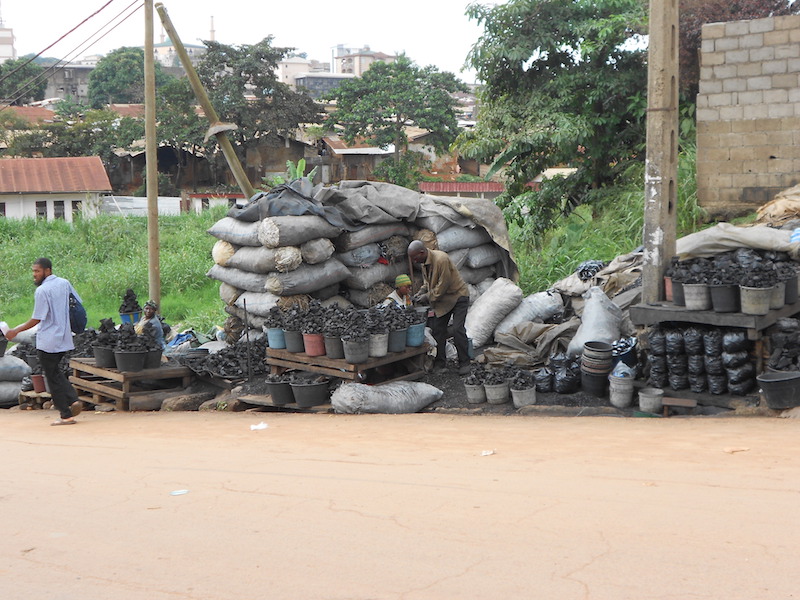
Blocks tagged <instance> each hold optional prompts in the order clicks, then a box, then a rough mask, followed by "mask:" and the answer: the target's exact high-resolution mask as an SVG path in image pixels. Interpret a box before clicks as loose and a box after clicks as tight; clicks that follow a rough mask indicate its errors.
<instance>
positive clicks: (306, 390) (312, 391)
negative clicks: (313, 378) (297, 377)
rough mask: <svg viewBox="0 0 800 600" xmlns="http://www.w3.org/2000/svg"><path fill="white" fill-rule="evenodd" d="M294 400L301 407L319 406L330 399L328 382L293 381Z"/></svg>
mask: <svg viewBox="0 0 800 600" xmlns="http://www.w3.org/2000/svg"><path fill="white" fill-rule="evenodd" d="M289 385H291V386H292V393H293V394H294V401H295V404H297V406H299V407H300V408H309V407H311V406H319V405H320V404H325V403H326V402H327V401H328V397H329V394H328V382H327V381H325V382H323V383H291V384H289Z"/></svg>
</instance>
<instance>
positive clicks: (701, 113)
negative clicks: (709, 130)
mask: <svg viewBox="0 0 800 600" xmlns="http://www.w3.org/2000/svg"><path fill="white" fill-rule="evenodd" d="M697 121H698V122H699V121H719V111H718V110H717V109H716V108H698V109H697Z"/></svg>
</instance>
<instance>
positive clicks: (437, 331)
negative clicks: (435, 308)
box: [431, 296, 469, 365]
mask: <svg viewBox="0 0 800 600" xmlns="http://www.w3.org/2000/svg"><path fill="white" fill-rule="evenodd" d="M468 309H469V298H467V297H466V296H462V297H461V298H459V299H458V301H457V302H456V305H455V306H454V307H453V310H451V311H450V312H449V313H447V314H446V315H442V316H441V317H431V330H432V333H433V339H435V340H436V362H437V363H438V362H441V363H442V364H444V363H445V362H447V354H446V350H447V324H448V323H449V322H450V317H453V343H454V344H455V346H456V351H458V364H459V365H464V364H467V363H468V362H469V342H467V330H466V329H464V321H466V320H467V310H468Z"/></svg>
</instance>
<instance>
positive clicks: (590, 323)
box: [567, 286, 622, 356]
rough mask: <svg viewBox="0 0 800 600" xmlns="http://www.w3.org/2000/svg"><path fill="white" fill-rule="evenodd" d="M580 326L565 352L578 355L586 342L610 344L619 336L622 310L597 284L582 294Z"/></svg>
mask: <svg viewBox="0 0 800 600" xmlns="http://www.w3.org/2000/svg"><path fill="white" fill-rule="evenodd" d="M583 298H584V299H585V300H586V304H584V306H583V314H582V315H581V326H580V327H578V331H577V333H575V337H573V338H572V341H571V342H570V343H569V347H568V348H567V354H569V355H570V356H580V355H581V354H582V353H583V345H584V344H585V343H586V342H606V343H607V344H610V343H612V342H614V341H616V340H618V339H619V338H620V329H619V328H620V324H621V323H622V310H621V309H620V308H619V306H617V305H616V304H614V303H613V302H612V301H611V299H610V298H609V297H608V296H606V294H605V292H604V291H603V290H602V289H600V288H599V287H597V286H593V287H590V288H589V290H588V291H587V292H586V293H585V294H584V295H583Z"/></svg>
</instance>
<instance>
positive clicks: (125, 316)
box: [119, 312, 142, 325]
mask: <svg viewBox="0 0 800 600" xmlns="http://www.w3.org/2000/svg"><path fill="white" fill-rule="evenodd" d="M141 316H142V313H141V312H129V313H119V318H120V321H122V322H123V323H130V324H131V325H133V324H135V323H138V322H139V317H141Z"/></svg>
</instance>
